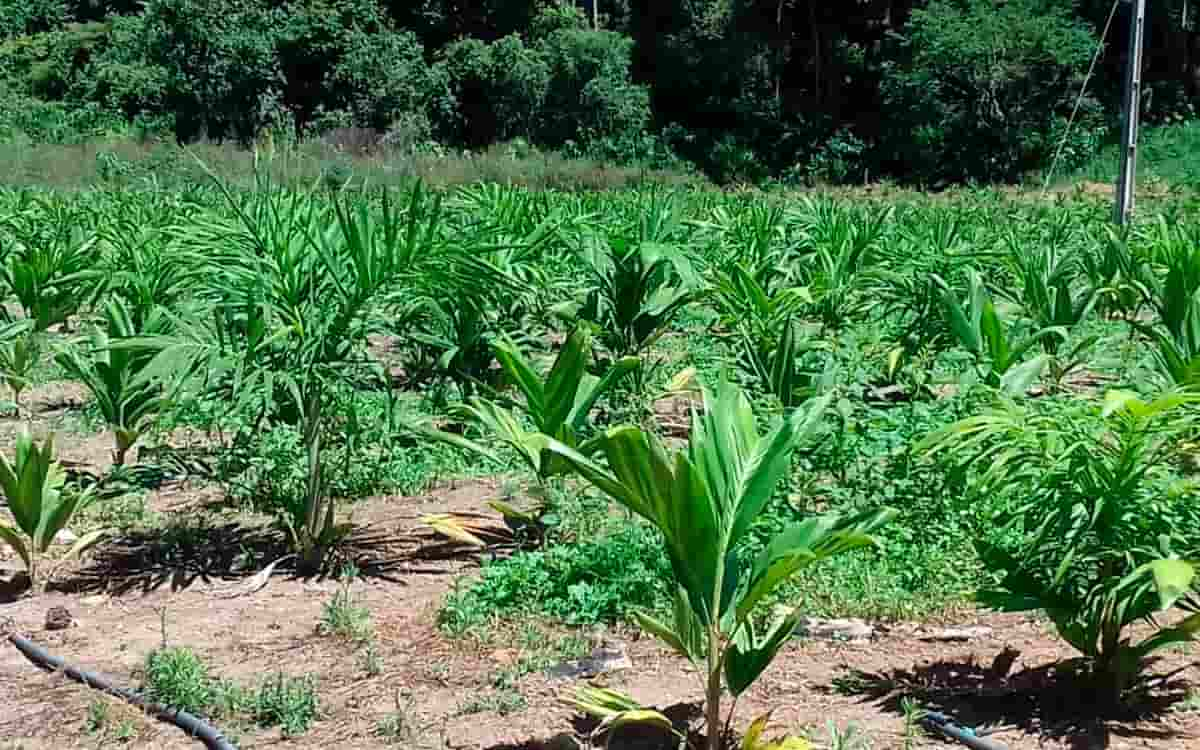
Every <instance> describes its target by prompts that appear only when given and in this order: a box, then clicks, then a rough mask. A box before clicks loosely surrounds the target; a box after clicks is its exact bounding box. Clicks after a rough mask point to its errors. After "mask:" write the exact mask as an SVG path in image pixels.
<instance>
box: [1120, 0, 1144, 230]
mask: <svg viewBox="0 0 1200 750" xmlns="http://www.w3.org/2000/svg"><path fill="white" fill-rule="evenodd" d="M1123 1H1124V2H1125V3H1131V2H1132V4H1133V8H1132V13H1131V14H1130V18H1129V59H1128V61H1127V62H1126V63H1125V95H1124V96H1123V97H1122V103H1123V107H1124V113H1123V118H1122V120H1123V121H1122V123H1121V172H1120V174H1119V175H1118V177H1117V195H1116V198H1117V200H1116V205H1115V206H1114V207H1113V208H1114V210H1113V213H1114V216H1113V220H1114V221H1115V222H1116V223H1117V224H1125V222H1127V221H1129V217H1130V216H1131V215H1132V214H1133V202H1134V187H1135V184H1136V182H1137V179H1136V178H1137V140H1138V118H1139V115H1140V114H1141V102H1142V45H1143V40H1144V38H1145V33H1146V0H1123Z"/></svg>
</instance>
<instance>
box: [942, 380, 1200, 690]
mask: <svg viewBox="0 0 1200 750" xmlns="http://www.w3.org/2000/svg"><path fill="white" fill-rule="evenodd" d="M1195 401H1196V397H1195V396H1194V395H1180V394H1174V393H1171V394H1167V395H1163V396H1160V397H1158V398H1156V399H1154V400H1153V401H1149V402H1146V401H1142V400H1140V399H1139V398H1137V397H1136V396H1135V395H1134V394H1132V393H1129V392H1124V391H1117V392H1112V393H1109V394H1108V396H1107V398H1106V400H1105V403H1104V406H1103V409H1102V410H1100V412H1099V419H1097V416H1096V414H1095V413H1094V412H1093V411H1091V410H1088V411H1083V412H1076V413H1073V414H1067V415H1063V414H1054V415H1047V414H1040V413H1036V412H1034V411H1032V410H1031V409H1029V408H1020V407H1018V406H1016V405H1015V404H1013V403H1011V402H1004V403H1002V404H1001V405H1000V406H999V407H998V408H996V409H994V410H992V411H989V412H986V413H984V414H980V415H978V416H974V417H969V418H967V419H964V420H961V421H959V422H957V423H955V424H953V425H951V426H949V427H947V428H944V429H942V430H939V431H938V432H935V433H934V434H932V435H931V436H930V437H929V438H927V439H926V440H925V441H923V443H922V444H920V445H919V446H918V449H919V450H921V451H924V452H925V453H926V454H927V455H930V456H939V457H942V458H943V460H944V461H945V463H946V464H947V465H949V466H950V467H951V468H952V470H953V471H957V472H964V473H966V474H967V475H968V476H969V477H970V478H971V482H972V486H973V488H974V490H975V491H976V492H979V493H983V494H991V493H995V492H999V491H1001V490H1002V488H1007V489H1009V490H1010V491H1011V492H1012V493H1013V494H1014V495H1015V499H1014V500H1013V502H1012V505H1011V507H1010V509H1009V510H1007V511H1006V512H1005V513H1003V514H1002V515H1001V517H1000V518H999V519H998V520H1000V521H1001V525H1002V529H1003V530H1004V532H1006V533H1004V534H1002V535H998V536H1000V537H1001V539H1013V538H1015V539H1016V541H1015V542H1004V541H995V540H988V539H985V540H982V541H980V542H978V548H979V553H980V556H981V558H982V559H983V562H984V564H985V566H986V567H987V568H988V569H989V570H990V571H992V572H993V573H994V576H995V582H994V583H993V584H992V585H991V586H987V587H986V588H984V589H982V590H981V591H979V593H978V597H979V599H980V601H982V602H983V603H985V604H987V605H989V606H991V607H994V608H996V609H998V610H1001V611H1011V612H1021V611H1028V610H1039V611H1042V612H1044V613H1045V614H1046V615H1047V616H1048V617H1049V618H1050V619H1051V620H1052V621H1053V622H1054V625H1055V627H1056V629H1057V630H1058V633H1059V635H1060V636H1061V637H1062V638H1063V639H1064V640H1065V641H1067V643H1069V644H1070V645H1071V646H1073V647H1074V648H1075V649H1076V650H1078V651H1079V652H1080V653H1081V654H1082V655H1083V657H1084V659H1083V661H1084V664H1083V666H1084V674H1085V676H1086V677H1087V678H1089V680H1090V681H1091V683H1092V685H1093V687H1094V689H1095V691H1096V693H1097V702H1098V703H1100V704H1101V705H1104V706H1106V707H1113V706H1116V705H1118V704H1119V703H1120V700H1121V698H1122V697H1123V696H1124V695H1125V694H1126V692H1127V691H1128V690H1129V689H1130V688H1132V687H1134V686H1135V685H1136V684H1137V681H1138V679H1139V677H1140V675H1141V672H1142V668H1143V666H1144V664H1145V660H1146V658H1147V657H1148V656H1150V655H1151V654H1153V653H1154V652H1156V651H1158V650H1159V649H1161V648H1163V647H1164V646H1167V645H1169V644H1172V643H1177V642H1180V641H1186V640H1191V639H1192V638H1193V637H1194V635H1195V634H1196V633H1197V632H1200V615H1192V616H1190V617H1187V618H1185V619H1183V620H1182V621H1180V622H1177V623H1176V624H1174V625H1161V624H1160V625H1157V626H1156V628H1155V630H1154V632H1153V633H1152V634H1151V635H1149V636H1147V637H1146V638H1145V639H1143V640H1142V641H1140V642H1136V643H1135V642H1133V640H1132V639H1131V638H1130V637H1128V635H1127V629H1128V627H1129V626H1130V625H1132V624H1134V623H1135V622H1138V621H1141V620H1149V621H1153V620H1151V618H1153V617H1154V616H1156V615H1158V614H1159V613H1162V612H1164V611H1166V610H1168V609H1170V608H1171V607H1172V606H1174V605H1175V604H1176V603H1177V602H1179V601H1180V600H1181V599H1182V598H1183V597H1184V596H1185V595H1186V594H1187V593H1188V591H1189V589H1190V588H1191V586H1192V584H1193V581H1194V575H1193V574H1192V573H1191V572H1190V569H1189V568H1187V567H1186V566H1183V567H1180V566H1170V565H1166V566H1164V565H1162V564H1157V565H1156V561H1158V560H1160V559H1161V558H1163V557H1164V556H1165V557H1172V556H1173V555H1172V554H1171V553H1172V551H1176V552H1181V553H1183V554H1184V555H1186V556H1190V557H1195V556H1196V554H1197V550H1196V549H1195V546H1194V543H1193V542H1191V541H1190V536H1191V535H1190V532H1191V530H1192V529H1194V528H1195V525H1196V522H1197V520H1200V519H1198V518H1197V514H1196V513H1195V511H1194V510H1193V509H1192V506H1193V503H1192V502H1191V499H1190V497H1187V496H1185V495H1184V496H1181V495H1178V494H1177V493H1173V492H1172V491H1171V490H1170V489H1169V487H1168V482H1169V479H1170V476H1169V474H1168V472H1167V468H1168V462H1169V461H1170V460H1171V458H1172V456H1173V455H1174V453H1175V451H1176V450H1177V448H1178V445H1179V443H1180V439H1181V437H1182V435H1184V434H1185V433H1187V432H1189V431H1191V430H1194V426H1195V416H1194V412H1193V411H1192V409H1191V406H1190V405H1191V404H1193V403H1194V402H1195Z"/></svg>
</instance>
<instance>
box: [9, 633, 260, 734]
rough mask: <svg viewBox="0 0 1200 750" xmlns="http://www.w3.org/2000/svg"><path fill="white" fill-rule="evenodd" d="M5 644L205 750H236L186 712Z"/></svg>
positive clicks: (26, 647)
mask: <svg viewBox="0 0 1200 750" xmlns="http://www.w3.org/2000/svg"><path fill="white" fill-rule="evenodd" d="M8 640H9V642H11V643H12V645H14V646H16V647H17V650H18V651H20V652H21V654H22V655H23V656H24V657H25V658H26V659H28V660H29V661H31V662H33V663H34V665H36V666H38V667H40V668H42V669H45V670H46V671H49V672H62V673H63V674H65V675H66V676H67V677H69V678H70V679H72V680H74V681H75V682H78V683H82V684H84V685H87V686H88V687H90V688H92V689H94V690H99V691H101V692H104V693H108V694H109V695H112V696H116V697H117V698H120V699H122V700H124V701H128V702H129V703H132V704H133V705H135V706H137V707H138V708H140V709H142V710H143V711H145V712H146V713H148V714H151V715H153V716H154V717H155V718H156V719H158V720H159V721H165V722H167V723H169V724H174V725H175V726H177V727H179V728H180V729H182V730H183V731H185V732H187V733H188V734H189V735H190V736H192V737H195V738H196V739H198V740H200V741H201V742H203V743H204V744H205V745H207V746H208V748H209V750H238V749H237V747H236V746H235V745H233V744H232V743H231V742H230V741H229V740H227V739H225V737H224V736H223V735H222V734H221V731H220V730H219V729H217V728H216V727H213V726H211V725H210V724H206V723H205V722H203V721H201V720H200V719H198V718H196V717H195V716H192V715H191V714H189V713H188V712H186V711H179V710H177V709H174V708H168V707H166V706H160V705H159V704H157V703H151V702H149V701H147V700H146V699H145V698H143V697H141V696H140V695H138V694H137V693H135V692H133V691H132V690H126V689H125V688H122V687H117V686H116V685H114V684H112V683H111V682H109V681H108V680H107V679H106V678H104V677H103V676H101V675H98V674H95V673H93V672H88V671H85V670H82V669H79V668H77V667H72V666H71V665H69V664H67V663H66V662H65V661H63V660H62V659H60V658H59V657H57V656H53V655H51V654H50V653H49V652H47V651H46V650H45V649H43V648H42V647H41V646H38V645H37V644H36V643H33V642H32V641H30V640H29V639H27V638H23V637H22V636H19V635H17V634H16V633H13V634H11V635H9V636H8Z"/></svg>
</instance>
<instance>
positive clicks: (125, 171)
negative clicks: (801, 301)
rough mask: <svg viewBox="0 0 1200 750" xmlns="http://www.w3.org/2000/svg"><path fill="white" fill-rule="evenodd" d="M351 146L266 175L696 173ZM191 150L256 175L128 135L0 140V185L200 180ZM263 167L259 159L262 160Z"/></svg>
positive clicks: (202, 146) (518, 180)
mask: <svg viewBox="0 0 1200 750" xmlns="http://www.w3.org/2000/svg"><path fill="white" fill-rule="evenodd" d="M353 146H354V144H350V145H346V144H338V143H331V142H329V141H327V140H326V141H315V140H314V141H308V142H304V143H300V144H297V145H288V146H281V147H277V148H276V149H275V154H276V156H277V157H278V158H275V159H272V160H271V166H270V169H271V170H272V175H271V177H272V179H273V180H275V181H276V182H279V183H282V184H287V185H312V184H313V183H314V182H317V181H323V182H325V183H327V184H328V185H330V186H331V187H340V186H342V185H343V184H346V183H349V184H351V185H371V186H376V187H378V186H389V187H404V186H408V185H410V184H411V183H412V182H413V181H414V180H417V179H419V180H421V181H423V182H424V183H425V184H427V185H431V186H445V187H453V186H458V185H467V184H472V183H476V182H480V181H483V182H496V183H501V184H511V185H519V186H523V187H529V188H535V189H562V190H609V189H619V188H624V187H629V186H632V185H636V184H642V183H654V184H663V185H687V184H698V183H702V182H703V178H701V177H699V176H698V175H695V174H688V173H684V172H666V171H654V170H643V169H638V168H637V167H625V166H616V165H612V164H606V163H603V162H599V161H593V160H589V159H572V158H566V157H564V156H562V155H560V154H557V153H553V152H533V153H524V152H520V151H518V150H516V149H512V148H510V147H508V146H506V145H504V144H498V145H495V146H492V147H491V148H489V149H487V150H486V151H483V152H480V153H469V152H450V153H445V154H424V153H416V154H414V153H403V152H397V151H391V150H388V149H360V148H356V147H353ZM193 155H194V156H195V157H198V158H199V159H200V161H202V162H203V163H204V164H205V165H207V166H208V168H209V169H210V170H211V171H212V172H213V173H215V174H216V175H218V176H219V177H221V178H222V179H223V180H225V181H227V182H229V183H231V184H233V185H236V186H239V187H245V188H253V186H254V183H255V168H256V167H255V155H254V151H253V150H250V149H245V148H241V147H238V146H236V145H233V144H220V143H197V144H192V145H190V146H187V147H183V146H179V145H176V144H174V143H164V142H146V143H139V142H137V141H135V140H132V139H114V140H110V141H92V142H88V143H81V144H72V145H62V144H34V143H17V142H8V143H0V164H3V165H4V169H3V170H0V184H6V185H12V186H44V187H53V188H60V189H80V188H87V187H93V186H98V185H129V186H141V185H145V184H147V183H153V184H155V185H157V186H159V187H175V186H186V185H189V184H196V183H204V182H206V181H207V180H208V175H206V174H205V171H204V169H203V168H202V167H201V166H200V164H199V163H198V162H197V160H196V159H195V158H193ZM260 168H261V165H260Z"/></svg>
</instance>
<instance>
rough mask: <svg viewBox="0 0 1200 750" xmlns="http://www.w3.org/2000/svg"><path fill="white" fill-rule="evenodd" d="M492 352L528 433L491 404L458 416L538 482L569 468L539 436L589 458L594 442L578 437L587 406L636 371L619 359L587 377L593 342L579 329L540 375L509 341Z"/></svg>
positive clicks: (479, 403)
mask: <svg viewBox="0 0 1200 750" xmlns="http://www.w3.org/2000/svg"><path fill="white" fill-rule="evenodd" d="M493 348H494V350H495V353H496V358H497V359H498V360H499V361H500V366H501V367H502V368H503V369H504V371H505V373H506V374H507V376H508V380H509V381H510V382H511V383H512V384H513V385H515V386H516V388H517V390H519V391H520V392H521V395H522V396H523V397H524V401H523V402H522V403H516V404H512V406H513V407H515V409H516V410H517V411H520V412H522V413H523V414H524V417H525V419H526V420H527V421H528V423H530V424H531V425H532V430H530V429H527V428H526V427H525V426H524V424H523V423H522V420H521V418H520V417H518V416H517V414H516V413H514V410H513V409H512V408H509V407H508V406H507V405H505V404H503V403H501V402H500V401H498V400H494V399H482V398H476V399H473V400H472V401H471V402H470V403H468V404H465V405H464V406H463V407H462V408H461V410H462V413H463V414H465V415H466V416H468V417H469V418H470V419H471V420H472V421H474V422H475V423H477V424H478V425H480V426H481V427H483V428H484V429H485V430H486V431H487V432H488V433H491V434H492V435H494V436H496V437H498V438H499V439H500V440H501V441H502V442H504V443H505V444H506V445H507V446H509V447H510V448H512V449H513V450H514V451H516V453H517V455H518V456H520V458H521V460H522V461H524V463H525V464H526V465H527V466H528V467H529V468H530V470H531V471H533V473H534V475H535V476H537V478H538V479H539V480H542V481H544V480H546V479H548V478H550V477H552V476H555V475H558V474H562V473H563V472H564V471H566V470H567V469H568V468H569V467H568V465H567V464H566V463H565V462H564V461H563V459H562V458H561V457H560V456H558V455H557V454H555V453H554V452H553V451H550V450H549V449H548V448H547V447H546V446H545V444H544V441H542V440H541V439H540V438H539V437H538V436H546V437H551V438H554V439H555V440H558V441H559V442H561V443H562V444H564V445H566V446H568V447H570V448H572V449H574V450H578V451H579V452H580V453H582V454H583V455H590V454H591V453H592V452H593V451H594V450H595V448H596V447H597V443H596V442H595V441H594V440H584V439H583V438H584V436H585V435H586V434H587V431H588V428H589V423H588V417H589V415H590V413H591V411H592V407H593V406H595V404H596V401H597V400H598V399H599V398H600V397H601V396H603V395H604V394H605V393H606V392H608V391H609V390H610V389H611V388H612V387H613V386H614V385H616V384H617V383H618V382H620V380H621V379H622V378H623V377H625V376H626V375H628V374H629V373H630V372H632V371H633V370H634V369H635V368H636V367H637V366H638V359H637V358H636V357H623V358H621V359H619V360H617V361H616V362H613V363H611V364H610V365H609V366H608V367H607V368H606V370H605V371H604V374H603V375H602V376H600V377H597V376H595V375H592V374H590V373H589V372H588V371H587V368H588V365H589V360H590V359H591V357H592V340H591V334H590V333H589V332H588V330H587V329H586V328H585V327H582V326H580V327H577V328H575V330H574V331H572V332H571V334H570V336H568V337H567V340H566V341H565V342H564V343H563V346H562V349H561V350H560V351H559V353H558V357H557V358H556V359H555V360H554V364H553V365H552V366H551V367H550V370H549V371H548V372H547V373H546V374H545V375H540V374H538V372H537V370H536V369H535V368H534V366H533V363H531V362H530V361H529V360H528V359H527V358H526V357H525V355H524V354H523V353H522V352H521V350H520V348H518V347H517V345H516V344H514V343H513V342H512V341H511V340H507V339H502V340H500V341H498V342H496V343H495V344H494V345H493ZM438 435H439V436H443V435H444V436H445V439H448V440H451V441H453V442H454V443H455V444H457V445H460V446H462V447H466V448H469V449H471V450H473V451H475V452H476V453H480V454H483V455H491V451H489V450H488V449H487V448H485V447H483V446H481V445H480V444H478V443H475V442H472V441H468V440H463V439H462V438H458V437H457V436H454V435H449V434H446V433H438Z"/></svg>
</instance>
